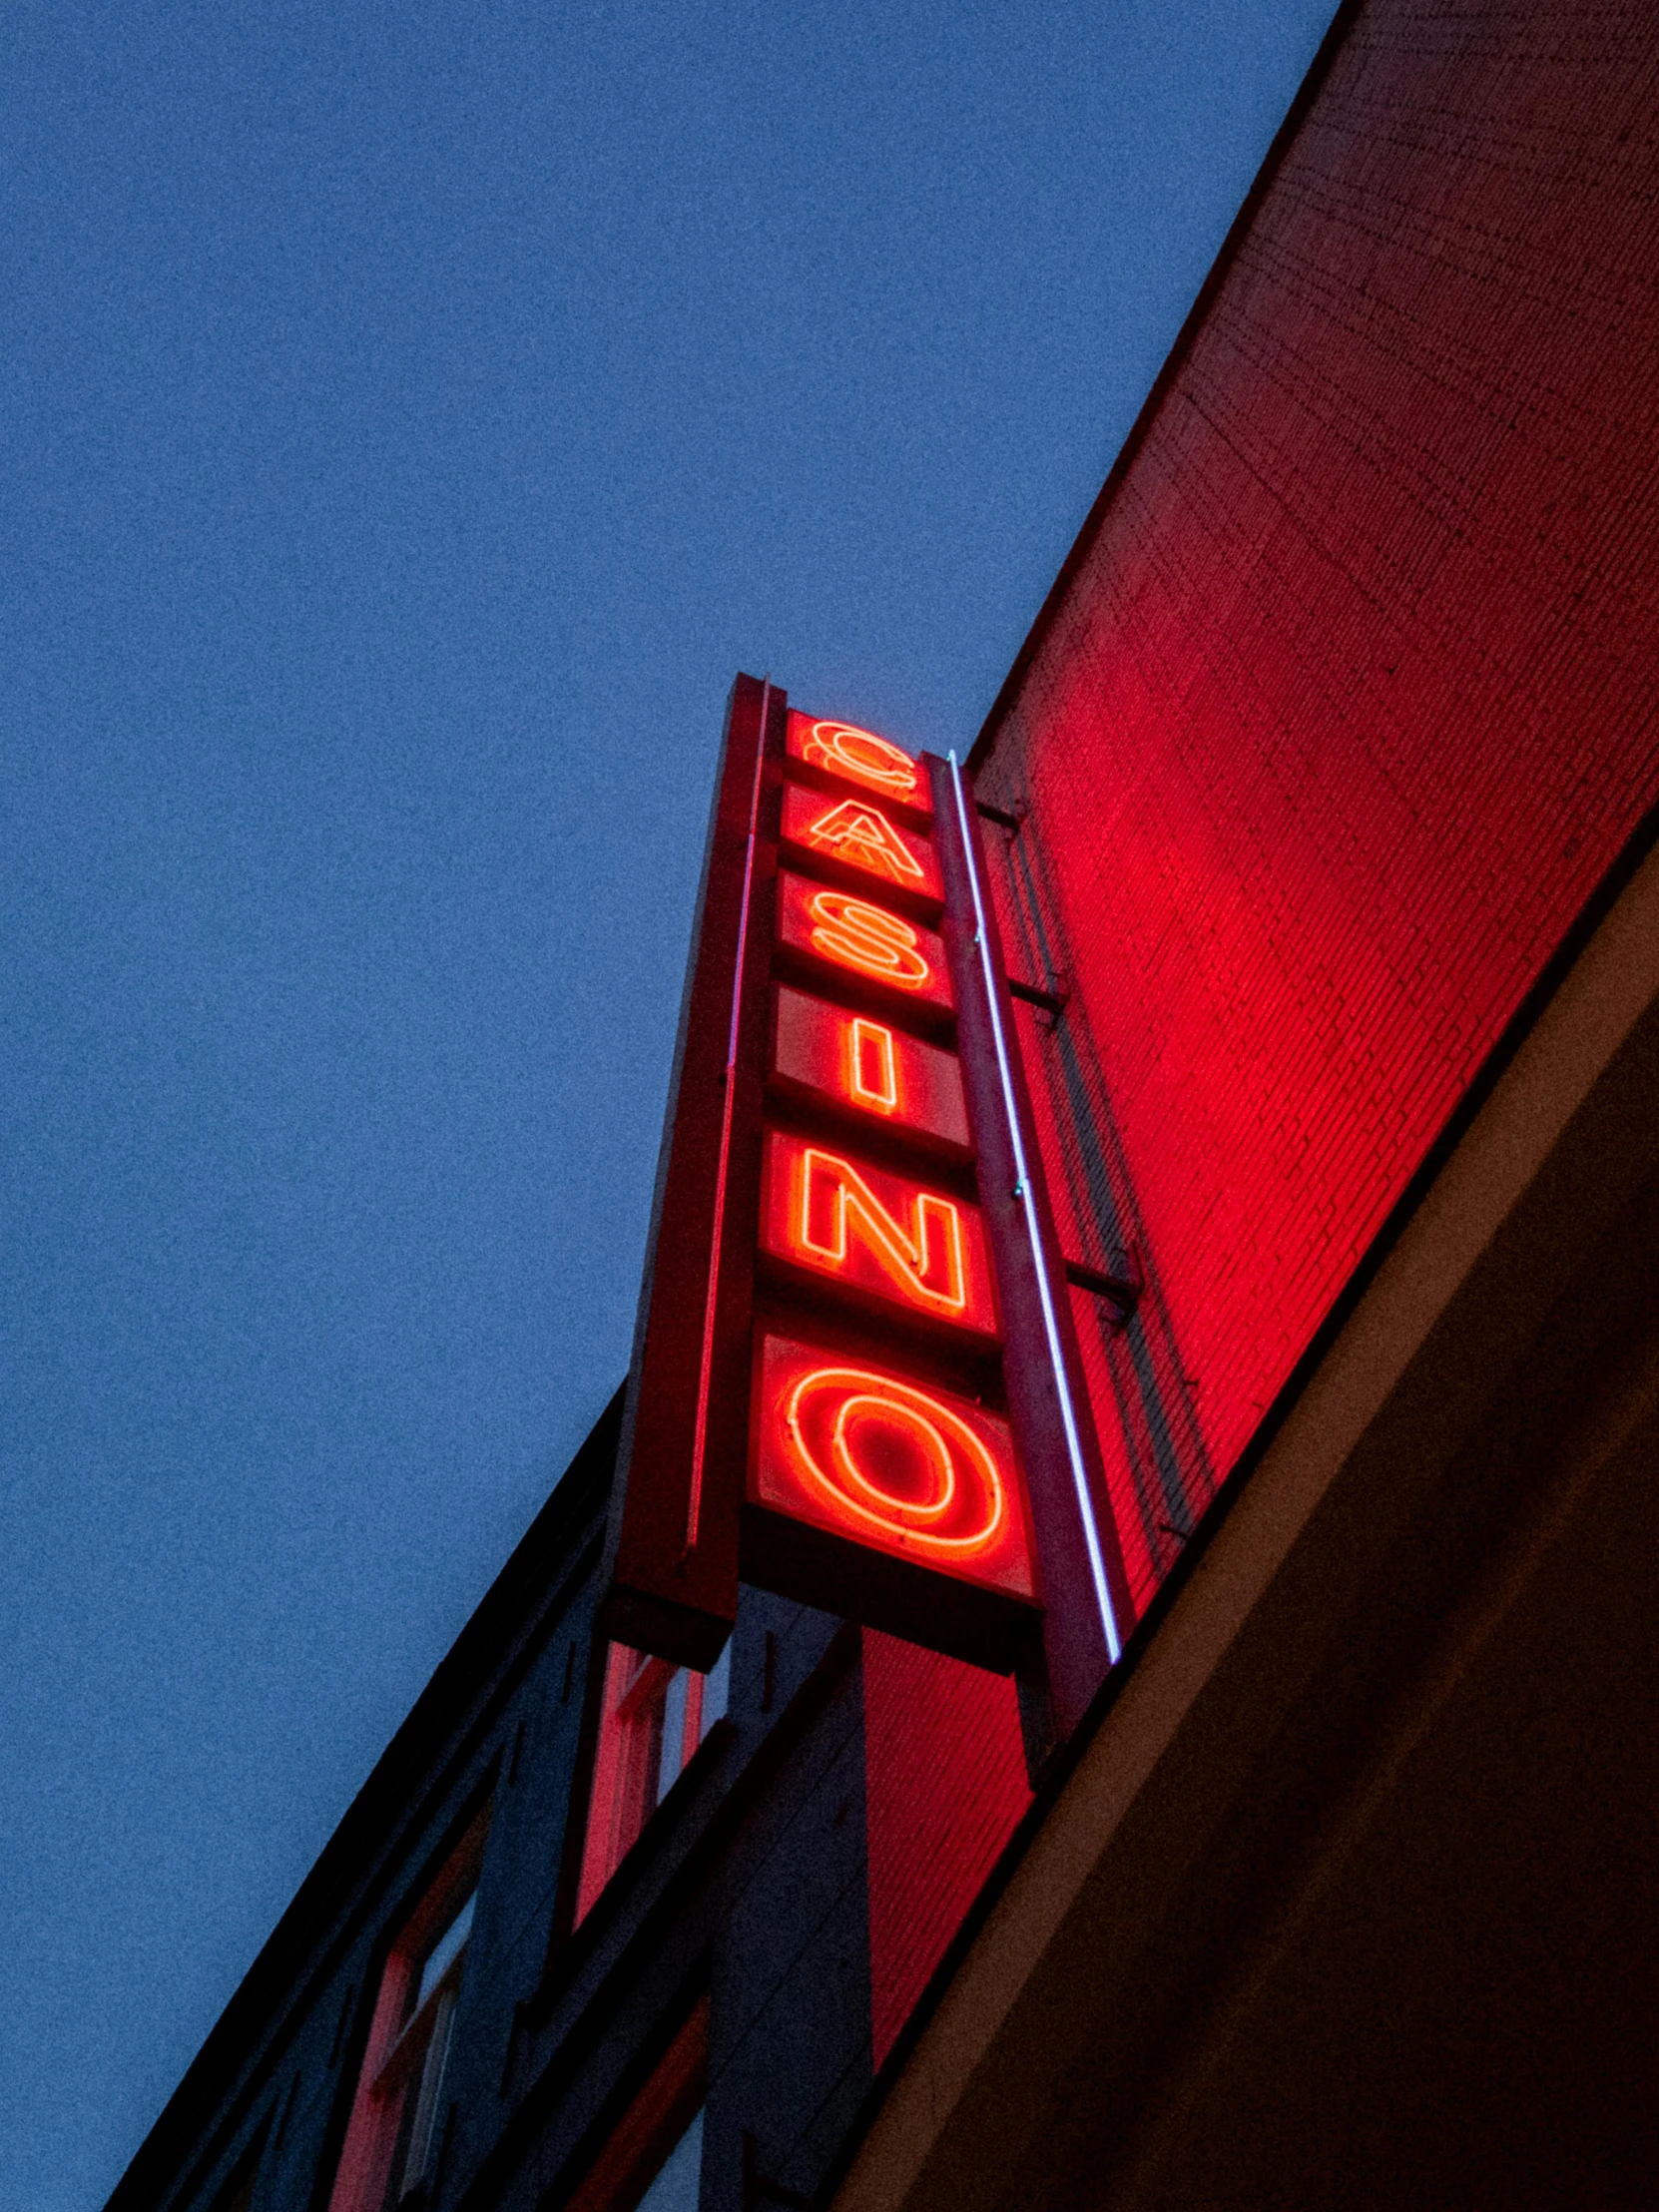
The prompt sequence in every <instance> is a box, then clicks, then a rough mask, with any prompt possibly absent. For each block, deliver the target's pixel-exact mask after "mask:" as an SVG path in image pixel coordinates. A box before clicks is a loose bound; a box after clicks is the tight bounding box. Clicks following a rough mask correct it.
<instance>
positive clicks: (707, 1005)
mask: <svg viewBox="0 0 1659 2212" xmlns="http://www.w3.org/2000/svg"><path fill="white" fill-rule="evenodd" d="M993 940H994V925H993V920H992V917H991V916H990V915H989V913H988V909H987V904H986V898H985V893H984V890H983V887H982V884H981V881H980V877H979V860H978V855H977V847H976V844H975V839H974V823H973V819H972V815H971V800H970V796H969V793H968V790H967V787H966V784H965V782H964V780H963V779H962V777H961V775H960V772H959V771H958V770H957V768H956V766H955V764H954V762H953V761H952V762H950V763H949V764H946V763H945V762H943V761H936V760H932V759H931V758H927V757H924V758H917V757H915V756H912V755H910V754H908V753H906V752H905V751H904V750H903V749H902V748H901V747H899V746H896V745H894V744H893V743H892V741H891V740H889V739H886V738H883V737H880V736H878V735H877V734H876V733H874V732H872V731H867V730H861V729H859V728H858V727H857V726H856V725H854V724H850V723H838V722H830V721H825V720H822V719H820V720H813V719H811V718H809V717H806V716H803V715H799V714H796V713H792V712H791V711H790V710H789V707H788V703H787V701H786V700H785V699H784V696H783V694H782V693H781V692H779V691H778V690H777V689H776V688H775V687H774V686H772V685H771V683H770V682H765V683H757V682H755V681H754V680H753V679H750V678H741V679H740V680H739V683H738V685H737V687H735V689H734V694H733V705H732V712H731V716H730V718H729V722H728V732H727V743H726V751H725V754H724V757H723V761H722V766H721V773H720V779H719V784H718V788H717V793H716V803H715V810H714V819H713V823H712V826H711V831H710V843H709V850H708V855H707V858H706V862H705V871H704V886H703V891H702V894H701V897H700V906H699V919H698V925H697V930H696V934H695V937H694V943H693V949H692V958H691V965H690V971H689V973H688V980H687V990H686V1000H685V1007H684V1011H683V1017H682V1027H681V1037H680V1044H679V1048H678V1052H677V1056H676V1064H675V1074H674V1088H673V1095H672V1099H671V1106H670V1114H669V1121H668V1127H667V1130H666V1132H665V1138H664V1148H663V1158H662V1163H661V1166H660V1169H659V1176H658V1189H657V1198H656V1203H655V1206H654V1211H653V1226H652V1235H651V1243H650V1251H649V1258H648V1262H647V1272H646V1281H645V1286H644V1290H643V1292H642V1299H641V1311H640V1323H639V1329H638V1332H637V1335H636V1342H635V1357H634V1366H633V1370H632V1372H631V1376H630V1385H629V1396H628V1403H627V1409H626V1411H625V1415H624V1429H623V1439H622V1446H621V1452H620V1465H619V1477H620V1479H619V1482H618V1485H617V1491H616V1493H615V1501H614V1505H613V1513H612V1522H611V1532H610V1537H609V1542H608V1552H607V1583H606V1590H605V1595H604V1598H603V1600H602V1607H601V1628H602V1631H603V1632H604V1633H606V1634H608V1635H612V1636H614V1637H616V1638H617V1639H618V1640H620V1641H624V1642H626V1643H629V1644H631V1645H632V1646H634V1647H635V1648H637V1649H641V1650H649V1651H654V1652H657V1653H659V1654H660V1655H661V1656H662V1657H664V1658H667V1659H671V1660H674V1661H676V1662H680V1663H688V1664H691V1665H693V1666H702V1667H706V1666H708V1665H709V1664H711V1663H712V1660H713V1659H714V1657H716V1656H718V1652H719V1649H720V1646H721V1644H722V1643H723V1642H724V1639H725V1636H726V1634H727V1633H728V1632H729V1629H730V1626H731V1622H732V1620H733V1619H734V1618H735V1615H736V1607H737V1592H738V1582H739V1577H740V1575H741V1576H742V1577H743V1578H744V1579H747V1580H750V1581H754V1582H758V1583H760V1584H762V1585H764V1586H767V1587H770V1588H773V1589H776V1590H779V1591H781V1592H783V1593H785V1594H787V1595H791V1596H795V1597H799V1598H802V1599H805V1600H806V1601H807V1602H810V1603H813V1604H817V1605H820V1606H824V1607H826V1608H828V1609H830V1610H833V1611H839V1612H841V1613H843V1614H847V1615H850V1616H851V1617H853V1618H855V1619H859V1620H863V1621H867V1622H869V1623H871V1624H872V1625H875V1626H879V1627H884V1628H887V1629H890V1630H892V1631H893V1632H895V1633H897V1634H900V1635H907V1636H910V1637H912V1638H914V1639H915V1640H917V1641H920V1642H923V1643H927V1644H930V1645H931V1646H932V1647H933V1648H935V1649H937V1650H940V1651H944V1652H949V1653H953V1654H956V1655H958V1656H961V1657H965V1658H971V1659H974V1660H976V1661H978V1662H979V1663H981V1664H984V1665H988V1666H992V1667H996V1668H1000V1669H1002V1670H1004V1671H1007V1670H1009V1669H1017V1670H1019V1671H1020V1672H1021V1673H1022V1676H1023V1677H1025V1678H1027V1679H1030V1680H1038V1679H1046V1680H1047V1682H1048V1684H1049V1690H1050V1693H1051V1695H1050V1708H1049V1709H1051V1711H1052V1715H1053V1718H1054V1721H1055V1723H1056V1724H1057V1725H1058V1727H1059V1728H1060V1730H1061V1732H1063V1731H1064V1730H1065V1728H1067V1727H1068V1726H1069V1725H1070V1724H1071V1722H1072V1721H1073V1720H1074V1719H1075V1717H1076V1715H1077V1711H1078V1709H1079V1698H1080V1697H1081V1696H1082V1695H1083V1694H1084V1693H1083V1687H1082V1686H1083V1685H1085V1683H1087V1684H1088V1685H1089V1686H1090V1688H1091V1690H1092V1686H1093V1685H1095V1684H1097V1683H1098V1679H1099V1676H1100V1674H1101V1673H1102V1672H1103V1671H1104V1668H1105V1667H1106V1666H1108V1665H1110V1664H1111V1663H1112V1661H1113V1660H1115V1659H1116V1657H1117V1655H1118V1652H1119V1651H1120V1649H1121V1643H1122V1634H1123V1630H1122V1626H1121V1623H1122V1621H1123V1619H1124V1618H1125V1617H1126V1615H1125V1613H1124V1611H1123V1606H1122V1601H1121V1599H1120V1594H1119V1581H1120V1569H1119V1568H1118V1567H1117V1565H1116V1549H1115V1543H1114V1540H1113V1535H1112V1531H1111V1528H1110V1525H1109V1521H1103V1519H1102V1514H1101V1504H1100V1495H1101V1493H1100V1483H1099V1478H1098V1469H1097V1467H1096V1465H1095V1463H1094V1457H1092V1456H1091V1448H1092V1430H1089V1429H1088V1427H1087V1413H1086V1407H1085V1408H1084V1410H1083V1411H1081V1412H1080V1411H1079V1408H1078V1404H1077V1402H1076V1396H1075V1384H1074V1380H1073V1378H1074V1368H1073V1362H1074V1360H1075V1348H1074V1347H1073V1346H1072V1345H1070V1344H1069V1343H1068V1340H1067V1336H1066V1323H1067V1319H1068V1309H1066V1308H1065V1306H1064V1296H1063V1292H1058V1293H1057V1292H1056V1290H1055V1289H1054V1283H1055V1281H1057V1280H1058V1279H1057V1278H1056V1277H1055V1276H1054V1274H1053V1270H1054V1268H1055V1266H1056V1265H1057V1254H1056V1250H1055V1248H1054V1246H1053V1242H1052V1232H1051V1229H1050V1226H1049V1224H1048V1223H1047V1220H1046V1216H1045V1213H1044V1209H1043V1205H1042V1204H1041V1203H1040V1186H1039V1176H1040V1168H1039V1165H1038V1163H1037V1162H1036V1160H1035V1159H1034V1157H1033V1156H1032V1154H1031V1153H1030V1151H1029V1147H1028V1140H1027V1138H1026V1135H1025V1130H1024V1126H1023V1120H1022V1116H1023V1107H1022V1104H1021V1091H1020V1079H1019V1076H1018V1070H1017V1046H1016V1043H1015V1040H1014V1038H1013V1036H1012V1035H1011V1033H1010V1032H1009V1030H1008V1028H1007V1026H1006V1022H1005V1018H1004V1015H1003V1011H1002V1006H1001V1001H1000V997H999V993H1000V992H1001V990H1002V989H1003V985H1002V981H1001V976H1000V969H999V966H998V964H997V961H996V958H995V956H994V952H993ZM1009 1189H1012V1190H1013V1191H1014V1194H1015V1196H1014V1199H1013V1200H1012V1201H1010V1199H1009V1198H1008V1195H1007V1193H1008V1191H1009ZM1048 1406H1054V1407H1057V1408H1058V1415H1057V1421H1056V1419H1055V1418H1052V1417H1051V1416H1050V1415H1049V1414H1048V1413H1047V1412H1045V1407H1048ZM1095 1456H1097V1453H1096V1454H1095ZM1062 1521H1063V1523H1064V1525H1063V1526H1061V1525H1060V1523H1061V1522H1062ZM1074 1552H1075V1553H1076V1554H1077V1556H1078V1557H1079V1558H1080V1559H1081V1560H1082V1562H1083V1565H1082V1567H1081V1568H1080V1569H1079V1570H1078V1571H1077V1572H1075V1573H1074V1572H1073V1571H1072V1566H1071V1559H1072V1554H1073V1553H1074ZM1039 1569H1040V1573H1041V1576H1042V1582H1043V1588H1044V1594H1045V1596H1046V1598H1047V1600H1048V1604H1047V1611H1046V1614H1045V1610H1044V1607H1043V1606H1042V1605H1040V1604H1039V1603H1038V1590H1037V1578H1038V1573H1039ZM1083 1615H1086V1621H1085V1623H1084V1627H1083V1629H1082V1630H1079V1629H1078V1626H1077V1622H1078V1619H1079V1618H1080V1617H1082V1616H1083ZM1051 1733H1052V1731H1051Z"/></svg>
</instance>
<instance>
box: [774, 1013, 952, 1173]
mask: <svg viewBox="0 0 1659 2212" xmlns="http://www.w3.org/2000/svg"><path fill="white" fill-rule="evenodd" d="M775 1006H776V1015H775V1018H774V1021H773V1029H772V1058H771V1062H770V1064H769V1068H768V1076H769V1080H770V1081H771V1083H772V1085H773V1087H774V1088H775V1089H777V1090H781V1091H787V1092H790V1093H793V1094H794V1095H795V1096H796V1097H797V1098H799V1099H800V1100H801V1101H802V1103H804V1104H817V1105H820V1106H824V1107H828V1108H830V1109H831V1110H833V1111H835V1112H837V1113H840V1114H847V1113H852V1114H855V1115H857V1116H858V1117H859V1118H860V1119H865V1118H868V1117H874V1118H875V1119H876V1120H878V1121H879V1122H881V1123H883V1124H884V1125H885V1126H887V1127H888V1128H891V1129H901V1130H904V1131H907V1132H908V1133H909V1134H911V1135H912V1136H914V1137H915V1138H917V1139H918V1140H919V1141H920V1142H921V1143H923V1144H925V1145H926V1146H927V1147H928V1148H929V1149H930V1150H934V1151H939V1152H946V1153H950V1154H953V1155H954V1156H955V1157H956V1158H958V1159H965V1158H967V1157H968V1156H969V1154H970V1153H971V1151H972V1139H971V1137H970V1135H969V1132H968V1120H967V1104H966V1101H965V1100H964V1098H963V1096H962V1077H961V1071H960V1069H959V1068H958V1066H957V1063H956V1055H955V1054H954V1053H953V1052H943V1051H941V1050H940V1049H939V1047H938V1046H937V1045H931V1044H923V1043H922V1041H921V1039H920V1038H919V1037H912V1036H911V1035H909V1033H908V1032H907V1031H906V1030H903V1029H900V1028H898V1027H896V1026H895V1025H894V1024H892V1023H891V1022H888V1021H881V1020H876V1019H875V1018H874V1017H873V1016H871V1015H868V1014H854V1013H849V1012H848V1011H847V1009H846V1008H845V1007H844V1006H832V1005H830V1002H829V1000H828V999H824V998H816V997H812V996H810V995H809V994H808V993H807V992H806V991H798V990H794V989H792V988H791V986H790V985H789V984H787V983H781V984H779V985H778V986H777V991H776V997H775Z"/></svg>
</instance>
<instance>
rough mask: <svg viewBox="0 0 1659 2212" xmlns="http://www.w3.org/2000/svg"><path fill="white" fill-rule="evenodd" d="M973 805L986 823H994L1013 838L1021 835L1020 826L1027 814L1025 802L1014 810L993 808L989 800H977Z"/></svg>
mask: <svg viewBox="0 0 1659 2212" xmlns="http://www.w3.org/2000/svg"><path fill="white" fill-rule="evenodd" d="M973 804H974V807H975V809H976V810H977V812H978V813H979V814H980V815H981V816H982V817H983V818H984V820H985V821H986V822H994V823H995V824H996V826H997V828H998V829H999V830H1007V832H1008V834H1009V836H1011V837H1017V836H1018V835H1019V830H1020V824H1021V823H1022V822H1024V820H1025V817H1026V813H1027V809H1026V807H1025V805H1024V804H1023V802H1022V803H1021V804H1020V805H1019V806H1017V807H1015V808H1013V809H1009V808H1007V807H993V806H992V805H991V803H990V801H989V800H988V799H976V800H975V801H974V803H973Z"/></svg>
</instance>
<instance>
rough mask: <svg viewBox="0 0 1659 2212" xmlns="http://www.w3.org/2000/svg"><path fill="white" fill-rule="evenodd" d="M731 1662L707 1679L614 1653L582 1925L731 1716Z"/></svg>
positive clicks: (580, 1907) (580, 1905) (587, 1849)
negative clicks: (702, 1747) (700, 1751)
mask: <svg viewBox="0 0 1659 2212" xmlns="http://www.w3.org/2000/svg"><path fill="white" fill-rule="evenodd" d="M730 1657H731V1646H730V1644H729V1645H728V1646H727V1648H726V1650H725V1651H724V1652H722V1654H721V1656H720V1658H719V1659H718V1660H717V1661H716V1663H715V1665H714V1666H713V1667H712V1668H711V1669H710V1671H709V1672H708V1673H707V1674H706V1675H705V1674H697V1673H694V1672H693V1670H692V1669H691V1668H690V1667H671V1666H670V1665H669V1664H668V1662H667V1661H666V1660H664V1659H653V1658H650V1657H648V1656H647V1654H646V1653H644V1652H639V1651H632V1650H630V1649H629V1647H628V1646H627V1645H626V1644H612V1645H610V1646H609V1647H608V1649H607V1652H606V1658H605V1687H604V1704H603V1707H602V1709H601V1713H600V1722H599V1740H598V1743H597V1745H596V1746H595V1750H594V1762H593V1788H592V1791H591V1793H590V1795H589V1799H588V1820H587V1829H586V1833H585V1836H584V1840H583V1847H582V1880H581V1885H580V1888H579V1890H578V1892H577V1899H576V1918H577V1920H578V1921H579V1920H581V1918H582V1916H583V1915H584V1914H585V1913H586V1912H587V1911H588V1909H589V1907H590V1906H591V1905H592V1904H593V1901H594V1899H595V1898H596V1897H598V1895H599V1893H600V1891H601V1890H603V1889H604V1887H605V1885H606V1883H607V1882H609V1881H610V1879H611V1877H612V1875H613V1874H615V1872H616V1870H617V1868H618V1867H619V1866H621V1864H622V1862H623V1860H624V1859H625V1858H626V1857H627V1854H628V1849H629V1846H630V1845H631V1844H632V1843H633V1841H634V1839H635V1837H636V1836H638V1834H639V1832H640V1830H641V1829H642V1828H643V1827H644V1826H645V1824H646V1822H647V1821H648V1820H649V1819H650V1818H651V1815H652V1814H653V1813H654V1812H655V1810H656V1809H657V1807H658V1806H659V1805H660V1804H661V1803H662V1801H663V1799H664V1798H665V1797H667V1795H668V1793H669V1791H670V1790H671V1789H672V1788H673V1787H674V1784H675V1782H676V1781H677V1780H678V1779H679V1776H680V1774H681V1773H682V1771H683V1770H684V1768H685V1767H686V1766H687V1765H688V1764H689V1763H690V1760H691V1757H692V1754H693V1753H694V1752H695V1751H696V1749H697V1747H698V1745H699V1744H700V1743H701V1742H702V1741H703V1739H704V1737H705V1736H707V1735H708V1733H709V1731H710V1729H711V1728H712V1727H713V1726H714V1724H715V1722H716V1721H717V1720H719V1719H720V1717H721V1715H722V1714H723V1713H724V1712H725V1710H726V1684H727V1678H728V1674H729V1671H730Z"/></svg>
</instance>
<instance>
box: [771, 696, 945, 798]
mask: <svg viewBox="0 0 1659 2212" xmlns="http://www.w3.org/2000/svg"><path fill="white" fill-rule="evenodd" d="M789 750H790V753H791V755H792V757H793V758H794V759H795V760H798V761H806V762H808V763H809V764H810V765H811V766H812V767H814V768H817V769H822V770H823V771H824V772H825V773H826V774H827V775H830V776H835V777H839V778H841V779H842V780H843V781H844V782H846V783H848V784H861V785H862V786H863V787H864V789H865V790H866V791H874V792H881V793H884V794H885V796H886V797H887V798H888V799H894V800H897V801H899V802H900V803H901V804H902V805H904V806H906V807H912V808H916V809H918V810H919V811H920V812H922V813H924V814H930V813H931V812H932V804H931V800H930V798H929V795H928V790H927V783H926V779H925V778H924V777H923V776H922V773H921V770H920V768H919V767H918V766H917V764H916V762H915V761H914V760H913V759H912V758H911V756H910V755H909V754H908V753H906V752H905V751H904V750H903V749H902V747H900V746H896V745H893V744H892V743H891V742H890V741H889V740H888V739H886V738H878V737H877V736H876V735H875V732H874V731H873V730H860V729H859V728H858V727H857V725H856V724H855V723H851V722H815V721H814V720H813V719H812V718H811V717H810V716H808V715H801V714H792V715H791V716H790V730H789Z"/></svg>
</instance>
